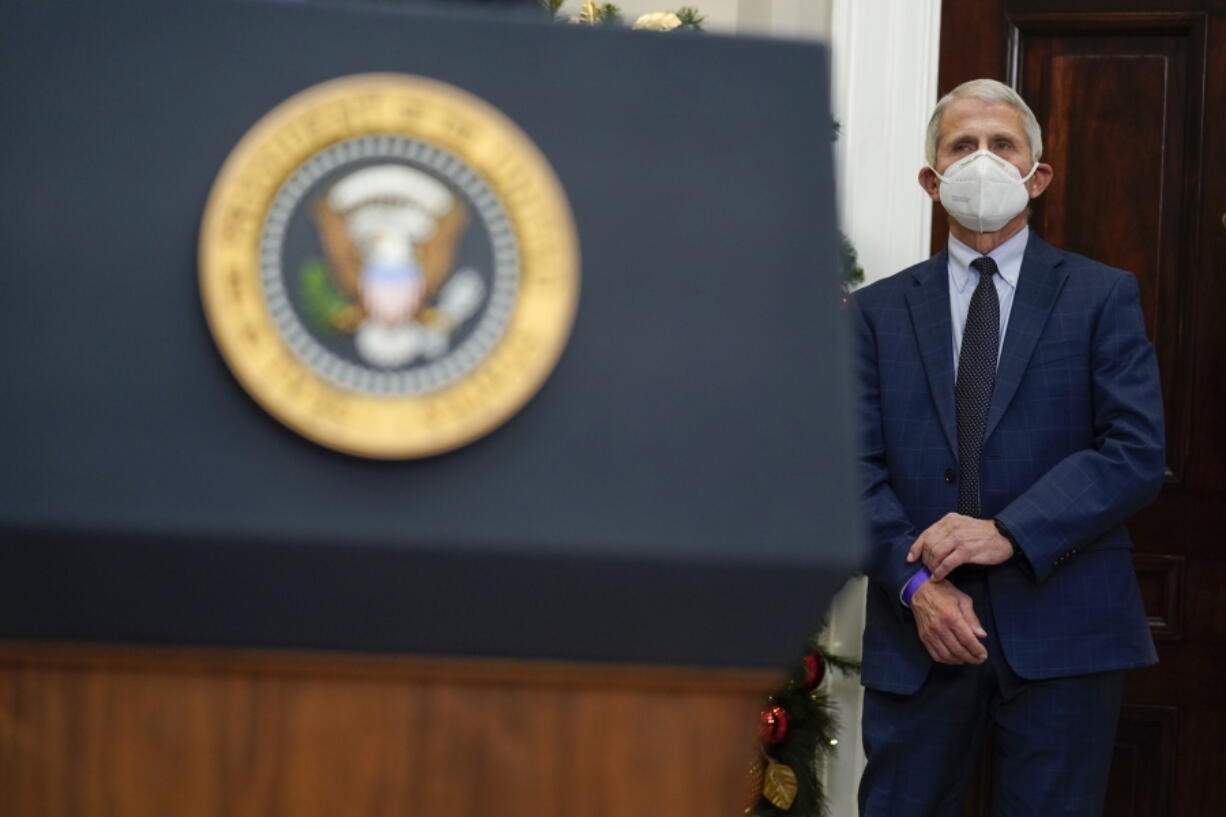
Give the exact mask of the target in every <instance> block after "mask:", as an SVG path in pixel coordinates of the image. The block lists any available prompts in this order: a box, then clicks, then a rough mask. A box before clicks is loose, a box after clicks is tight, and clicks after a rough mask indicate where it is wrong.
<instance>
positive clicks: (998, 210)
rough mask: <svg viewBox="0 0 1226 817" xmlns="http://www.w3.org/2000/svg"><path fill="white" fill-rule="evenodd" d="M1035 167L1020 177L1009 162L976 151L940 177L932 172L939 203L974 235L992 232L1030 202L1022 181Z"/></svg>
mask: <svg viewBox="0 0 1226 817" xmlns="http://www.w3.org/2000/svg"><path fill="white" fill-rule="evenodd" d="M1038 166H1039V163H1038V162H1035V163H1034V167H1032V168H1030V172H1029V173H1027V174H1026V177H1025V178H1022V174H1021V173H1019V172H1018V169H1017V168H1016V167H1014V166H1013V164H1012V163H1011V162H1007V161H1005V160H1004V159H1002V158H1000V157H999V156H997V155H996V154H995V153H992V152H991V151H990V150H977V151H975V152H974V153H972V154H971V155H970V156H967V157H966V158H964V159H959V160H958V161H956V162H954V163H953V164H952V165H950V166H949V167H947V168H945V175H944V176H942V175H941V174H940V173H937V171H936V168H932V172H933V173H936V175H937V178H938V179H940V180H941V204H942V205H944V207H945V209H946V211H948V213H949V214H950V215H951V216H953V217H954V219H956V220H957V222H958V223H959V224H961V225H962V226H963V227H965V228H966V229H968V230H974V231H975V232H977V233H994V232H996V231H997V230H999V229H1000V228H1001V227H1004V226H1005V225H1006V224H1007V223H1009V219H1011V218H1013V217H1014V216H1016V215H1017V214H1018V213H1020V212H1022V211H1023V210H1025V209H1026V205H1028V204H1029V203H1030V192H1029V191H1028V190H1026V182H1027V181H1029V180H1030V177H1031V176H1033V175H1034V171H1035V170H1036V169H1037V168H1038Z"/></svg>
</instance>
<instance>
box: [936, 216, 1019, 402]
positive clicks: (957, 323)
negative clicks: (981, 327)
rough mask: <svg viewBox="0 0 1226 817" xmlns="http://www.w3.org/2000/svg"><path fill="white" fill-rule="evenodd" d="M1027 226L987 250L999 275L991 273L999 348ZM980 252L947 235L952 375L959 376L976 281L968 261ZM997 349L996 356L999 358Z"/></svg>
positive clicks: (1011, 303) (977, 279) (1016, 277)
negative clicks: (997, 305)
mask: <svg viewBox="0 0 1226 817" xmlns="http://www.w3.org/2000/svg"><path fill="white" fill-rule="evenodd" d="M1029 238H1030V228H1029V227H1023V228H1022V229H1021V230H1020V231H1018V234H1017V235H1015V236H1013V237H1012V238H1010V239H1009V240H1008V241H1006V242H1005V243H1004V244H1001V245H1000V246H999V247H997V248H996V249H994V250H992V251H991V252H990V253H988V257H989V258H991V259H992V260H993V261H995V262H996V268H997V270H999V272H1000V274H999V275H994V276H992V282H993V283H995V284H996V297H997V298H999V299H1000V349H1003V348H1004V346H1005V330H1006V329H1007V328H1008V326H1009V312H1010V311H1011V310H1012V309H1013V293H1014V292H1016V291H1017V279H1018V276H1019V275H1021V272H1022V255H1023V254H1025V252H1026V241H1027V240H1028V239H1029ZM979 257H981V256H980V253H979V251H978V250H976V249H974V248H973V247H968V246H966V245H965V244H963V243H962V242H961V241H959V240H958V239H956V238H954V237H953V236H952V235H951V236H950V237H949V313H950V318H952V320H951V322H950V323H951V325H952V326H953V330H954V378H955V379H957V377H958V357H959V355H960V354H961V351H962V332H963V330H965V329H966V313H967V312H968V311H969V310H970V308H971V296H972V295H973V294H975V287H977V286H978V285H979V273H978V271H976V270H974V269H972V268H971V262H972V261H974V260H975V259H976V258H979ZM1000 349H997V350H996V359H997V360H1000Z"/></svg>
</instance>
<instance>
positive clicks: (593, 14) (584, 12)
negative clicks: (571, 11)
mask: <svg viewBox="0 0 1226 817" xmlns="http://www.w3.org/2000/svg"><path fill="white" fill-rule="evenodd" d="M570 21H571V22H572V23H579V24H581V25H588V26H594V25H597V24H599V23H600V4H599V3H597V2H596V0H587V2H586V3H584V4H583V5H582V6H581V7H580V9H579V13H578V14H576V15H575V16H574V17H571V18H570Z"/></svg>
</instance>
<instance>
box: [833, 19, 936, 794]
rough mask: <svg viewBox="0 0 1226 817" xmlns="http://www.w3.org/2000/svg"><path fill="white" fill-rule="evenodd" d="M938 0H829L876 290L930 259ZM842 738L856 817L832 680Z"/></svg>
mask: <svg viewBox="0 0 1226 817" xmlns="http://www.w3.org/2000/svg"><path fill="white" fill-rule="evenodd" d="M940 31H941V2H940V0H905V2H903V1H901V0H833V8H832V10H831V23H830V42H831V52H832V53H831V73H832V76H831V86H832V87H831V91H832V99H833V105H834V114H835V118H836V119H837V120H838V121H839V123H840V126H841V131H840V137H839V141H838V142H836V143H835V172H836V180H837V184H838V203H839V214H840V220H841V221H842V228H843V231H844V232H845V233H846V234H847V236H848V238H850V239H851V242H852V244H854V245H855V247H856V251H857V253H858V254H859V258H860V264H861V266H863V267H864V274H865V282H866V283H871V282H872V281H876V280H878V279H881V278H884V277H886V276H888V275H892V274H894V273H895V272H898V271H899V270H901V269H903V268H905V267H908V266H910V265H911V264H914V263H915V262H917V261H920V260H922V259H924V258H927V257H928V255H929V253H928V246H929V234H930V231H931V229H932V210H931V204H930V202H929V200H928V197H927V196H925V195H924V192H923V190H922V189H921V188H920V186H919V183H918V181H917V176H918V174H919V169H920V168H921V167H922V166H923V164H924V149H923V137H924V130H925V127H926V126H927V123H928V116H929V115H930V114H931V112H932V106H933V105H934V104H935V103H936V91H937V64H938V58H939V44H940ZM865 588H866V584H865V580H864V579H859V580H856V581H854V582H852V583H850V584H848V586H847V587H845V588H844V589H843V591H842V592H841V593H840V594H839V596H838V597H837V598H836V599H835V601H834V604H833V605H832V606H831V611H830V626H829V628H828V630H827V632H826V634H825V642H826V645H827V647H828V648H829V649H830V650H832V651H833V652H837V653H841V654H854V655H859V653H860V637H861V634H862V633H863V631H864V593H865ZM834 680H835V683H834V684H833V685H832V687H831V693H832V695H833V696H834V697H835V700H836V701H838V704H839V716H840V718H841V720H842V725H843V733H842V738H841V740H840V742H839V747H838V751H837V753H836V756H835V758H834V761H833V762H832V763H831V764H830V766H829V768H828V769H827V770H826V777H825V781H826V790H827V794H828V796H829V800H830V804H831V810H830V813H831V817H854V815H856V813H857V811H858V809H857V807H856V789H857V787H858V785H859V778H860V772H861V771H862V770H863V768H864V752H863V748H862V745H861V741H860V737H861V732H860V710H861V701H862V700H863V695H862V690H861V688H860V686H859V684H858V683H856V682H852V681H846V680H839V679H834Z"/></svg>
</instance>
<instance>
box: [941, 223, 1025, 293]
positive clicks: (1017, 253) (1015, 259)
mask: <svg viewBox="0 0 1226 817" xmlns="http://www.w3.org/2000/svg"><path fill="white" fill-rule="evenodd" d="M1029 238H1030V227H1029V226H1025V227H1022V229H1020V230H1018V232H1017V235H1015V236H1013V237H1012V238H1010V239H1009V240H1008V241H1006V242H1005V243H1004V244H1001V245H1000V246H999V247H997V248H996V249H994V250H992V251H991V252H990V253H988V257H989V258H991V259H992V260H993V261H995V262H996V268H997V270H998V271H999V272H1000V277H1001V278H1002V279H1003V280H1004V282H1005V283H1007V284H1008V285H1009V286H1010V287H1012V288H1014V289H1016V288H1017V279H1018V276H1019V275H1021V272H1022V255H1023V254H1024V253H1025V252H1026V241H1027V240H1028V239H1029ZM979 257H980V253H979V251H978V250H976V249H975V248H973V247H968V246H967V245H966V244H963V243H962V242H961V241H959V240H958V239H956V238H954V237H953V235H952V234H951V235H950V236H949V272H950V283H951V284H952V285H953V286H954V288H956V289H957V290H958V291H959V292H965V291H966V288H967V287H968V286H971V281H972V280H973V281H975V282H976V283H978V279H979V273H977V272H975V271H974V270H972V269H971V262H972V261H974V260H975V259H976V258H979Z"/></svg>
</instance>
